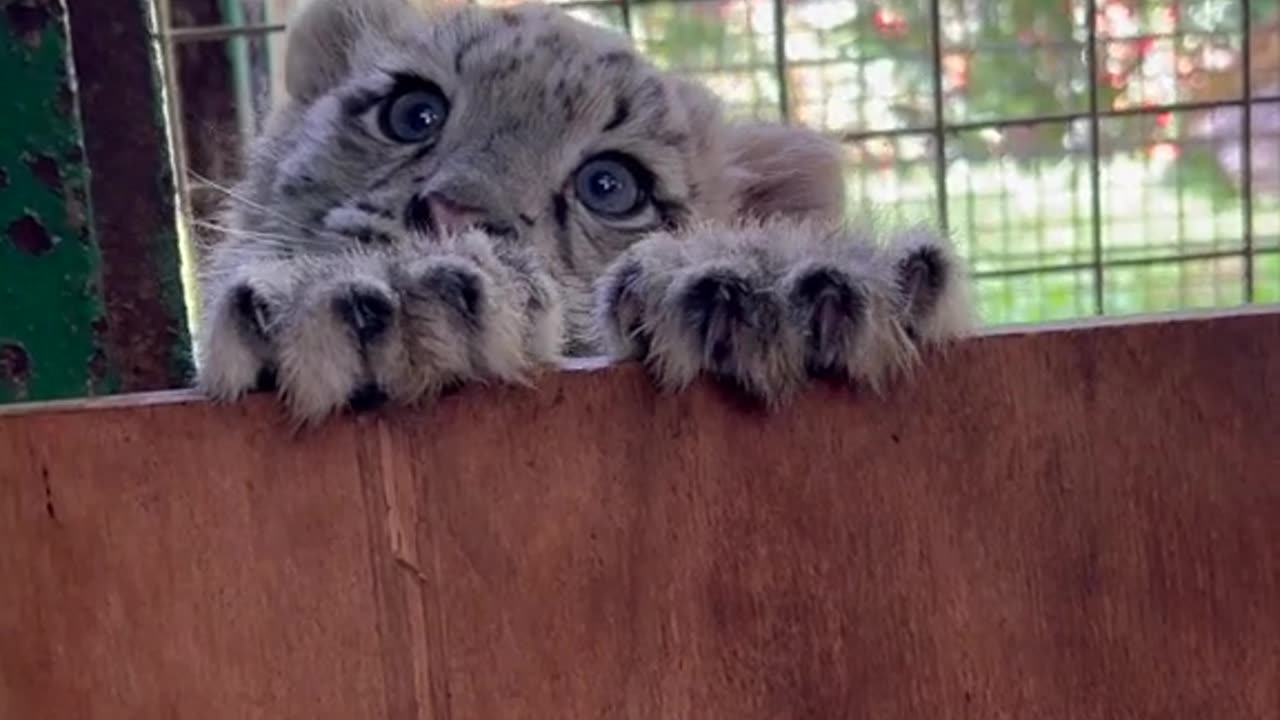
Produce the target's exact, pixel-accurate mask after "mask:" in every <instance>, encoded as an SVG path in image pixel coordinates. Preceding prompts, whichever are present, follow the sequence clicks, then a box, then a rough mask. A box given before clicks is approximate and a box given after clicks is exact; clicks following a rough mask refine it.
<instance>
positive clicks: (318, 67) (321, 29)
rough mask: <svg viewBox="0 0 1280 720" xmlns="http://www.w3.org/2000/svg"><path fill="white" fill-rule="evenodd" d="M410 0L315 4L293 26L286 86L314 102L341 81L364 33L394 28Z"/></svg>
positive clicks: (288, 40)
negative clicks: (354, 49) (352, 53)
mask: <svg viewBox="0 0 1280 720" xmlns="http://www.w3.org/2000/svg"><path fill="white" fill-rule="evenodd" d="M408 7H409V6H408V4H407V3H406V0H310V1H309V2H307V3H306V4H304V5H303V6H302V8H301V9H299V10H298V12H297V14H295V15H294V17H293V19H292V20H290V22H289V33H288V37H287V38H286V40H285V44H286V48H285V56H284V86H285V90H286V91H287V92H288V93H289V96H290V97H292V98H293V99H295V100H299V101H301V102H307V101H310V100H314V99H315V98H316V97H317V96H318V95H320V94H322V93H324V92H325V91H327V90H330V89H332V88H333V87H334V86H336V85H337V84H338V83H339V82H341V81H342V79H343V77H344V76H345V75H346V73H347V71H348V70H349V69H350V61H351V57H350V56H351V51H352V49H353V48H354V47H355V44H356V41H357V40H358V39H359V38H360V37H361V36H362V35H364V34H366V33H369V32H371V31H374V30H377V29H379V28H391V27H394V26H395V22H396V19H397V18H399V17H402V16H403V13H404V12H405V11H406V9H408Z"/></svg>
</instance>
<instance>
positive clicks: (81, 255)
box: [0, 0, 118, 403]
mask: <svg viewBox="0 0 1280 720" xmlns="http://www.w3.org/2000/svg"><path fill="white" fill-rule="evenodd" d="M4 10H5V11H4V12H3V13H0V76H3V77H4V87H5V94H6V96H7V97H6V102H5V111H4V112H3V113H0V403H4V402H13V401H21V400H46V399H53V398H66V397H78V396H83V395H89V394H95V393H99V392H104V391H110V390H112V389H114V387H115V385H116V382H117V380H118V378H117V377H115V376H114V374H113V373H111V372H110V371H109V368H108V367H107V363H106V358H105V354H104V353H103V351H102V347H101V333H100V332H99V328H100V327H101V325H102V321H103V317H104V309H103V303H102V287H101V269H102V262H101V257H100V255H99V251H98V245H97V242H96V238H95V236H94V232H93V218H92V213H91V209H90V207H91V206H90V199H89V177H88V175H89V173H88V164H87V162H86V153H85V146H84V136H83V126H82V124H81V119H80V113H79V102H78V97H79V96H78V94H77V86H76V83H75V81H74V79H73V76H72V71H71V67H72V66H71V30H70V27H69V24H68V22H67V8H66V3H65V1H63V0H58V1H57V2H49V1H46V2H39V3H29V2H9V3H5V8H4Z"/></svg>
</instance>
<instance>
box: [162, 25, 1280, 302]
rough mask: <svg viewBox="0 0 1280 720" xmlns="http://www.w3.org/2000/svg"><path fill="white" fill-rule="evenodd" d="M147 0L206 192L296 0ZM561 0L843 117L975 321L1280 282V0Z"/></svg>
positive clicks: (846, 136)
mask: <svg viewBox="0 0 1280 720" xmlns="http://www.w3.org/2000/svg"><path fill="white" fill-rule="evenodd" d="M158 1H159V2H161V3H162V6H161V7H160V8H159V18H160V27H161V28H162V30H161V32H160V33H159V35H158V38H157V40H158V42H159V43H160V45H161V49H162V50H163V56H164V57H165V58H166V72H167V77H168V80H169V97H170V103H171V108H170V111H171V112H170V115H171V118H172V119H173V120H174V123H175V129H176V135H177V137H178V143H177V144H178V145H179V147H178V148H177V155H178V159H179V162H180V164H181V165H182V166H183V167H184V168H186V169H187V170H190V171H192V172H191V173H190V174H187V175H186V177H187V181H186V182H184V183H183V188H182V191H183V193H184V196H185V198H186V202H187V204H188V208H189V210H190V211H191V212H192V213H194V214H197V215H199V214H202V213H206V212H208V211H209V210H210V208H211V207H212V206H213V204H214V202H216V196H217V193H216V192H213V191H211V189H210V188H208V187H204V186H203V185H202V184H201V183H200V182H198V181H196V180H194V178H197V177H201V178H202V177H213V178H220V179H229V178H230V177H232V176H234V174H235V171H236V164H237V162H238V159H239V152H240V147H241V144H242V143H243V140H244V139H245V138H247V137H250V136H252V134H253V133H254V132H255V131H256V129H257V127H258V123H260V122H261V118H262V116H263V114H264V112H265V110H266V108H267V107H268V106H269V105H270V103H271V101H272V99H273V97H275V96H276V95H277V94H278V93H279V92H281V87H282V82H281V77H280V72H281V68H282V65H283V62H282V51H283V42H282V39H283V31H284V29H285V23H286V21H287V19H288V17H289V16H290V14H291V12H292V11H293V10H294V7H293V6H294V5H296V4H300V1H299V0H158ZM492 4H508V3H505V2H494V3H492ZM560 4H561V5H562V6H563V7H565V8H566V10H568V11H569V12H571V13H573V14H575V15H577V16H579V17H581V18H583V19H585V20H587V21H589V22H593V23H596V24H599V25H602V26H607V27H612V28H615V29H617V30H620V31H623V32H626V33H628V34H630V35H631V36H632V38H634V40H635V42H636V44H637V45H638V47H639V48H640V49H641V50H642V51H643V52H645V53H646V54H647V55H648V56H649V57H650V58H652V59H653V60H654V61H655V62H656V63H658V64H659V65H661V66H663V67H667V68H672V69H676V70H679V71H680V72H682V73H685V74H687V75H690V76H695V77H698V78H700V79H701V80H703V81H704V82H706V83H707V84H708V85H709V86H710V87H711V88H712V89H714V90H715V91H717V92H718V93H719V94H720V95H721V97H723V98H724V100H725V102H726V104H727V106H728V108H729V111H730V112H731V113H733V114H735V115H737V116H744V117H756V118H770V119H781V120H784V121H786V122H793V123H800V124H805V125H808V126H812V127H815V128H819V129H821V130H823V131H824V132H827V133H830V134H831V135H832V136H833V137H836V138H839V139H840V140H841V141H842V142H843V144H844V146H845V148H846V149H847V152H848V159H849V168H850V169H849V191H850V201H851V203H850V206H851V210H852V212H855V213H857V212H871V211H873V210H874V211H875V212H876V213H878V214H881V215H883V214H889V215H891V216H896V217H898V218H900V219H904V220H928V221H933V222H936V223H940V224H942V225H943V226H945V227H946V228H948V229H949V231H950V232H951V233H952V234H953V235H954V236H955V238H956V239H957V241H958V243H959V244H960V247H961V250H962V252H963V253H964V255H965V256H966V257H967V258H968V259H969V261H970V263H971V264H972V267H973V270H974V273H975V276H976V278H977V287H978V296H979V302H980V305H981V311H982V313H983V317H984V318H985V319H986V321H987V322H988V323H991V324H1004V323H1015V322H1044V321H1050V320H1060V319H1067V318H1077V317H1085V316H1091V315H1101V314H1112V315H1115V314H1129V313H1140V312H1153V311H1164V310H1174V309H1187V308H1204V307H1230V306H1235V305H1240V304H1243V303H1252V302H1275V301H1280V0H1252V2H1250V1H1249V0H1187V1H1176V0H1150V1H1148V0H1052V1H1051V0H883V1H867V0H787V1H785V2H784V1H783V0H714V1H713V0H616V1H615V0H590V1H588V2H564V3H560Z"/></svg>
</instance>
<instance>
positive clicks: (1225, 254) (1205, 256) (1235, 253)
mask: <svg viewBox="0 0 1280 720" xmlns="http://www.w3.org/2000/svg"><path fill="white" fill-rule="evenodd" d="M1257 253H1258V254H1259V255H1275V254H1280V247H1263V248H1258V249H1257ZM1234 257H1240V251H1239V250H1214V251H1211V252H1202V253H1186V254H1178V255H1162V256H1159V257H1145V258H1120V259H1118V260H1111V261H1108V262H1107V267H1112V268H1120V267H1144V266H1150V265H1165V264H1172V263H1180V262H1195V261H1197V260H1221V259H1224V258H1234ZM1095 265H1096V263H1095V262H1094V261H1093V260H1088V261H1085V262H1078V263H1062V264H1059V265H1034V266H1030V267H1020V268H1010V269H1007V270H983V271H980V272H975V273H974V274H973V276H974V277H975V278H978V279H980V280H982V279H992V278H1007V277H1018V276H1024V275H1039V274H1045V275H1049V274H1053V273H1061V272H1079V271H1081V270H1092V269H1093V268H1094V267H1095Z"/></svg>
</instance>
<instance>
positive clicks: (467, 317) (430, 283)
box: [422, 267, 484, 326]
mask: <svg viewBox="0 0 1280 720" xmlns="http://www.w3.org/2000/svg"><path fill="white" fill-rule="evenodd" d="M422 289H423V290H424V291H426V292H427V293H428V294H429V295H431V296H432V297H435V298H438V299H439V300H441V301H443V302H444V303H445V304H446V305H448V306H449V308H450V309H452V310H453V311H454V312H455V313H456V314H457V315H458V316H459V317H460V318H462V319H463V320H464V321H465V322H466V323H467V324H468V325H472V326H474V325H477V324H478V323H479V320H480V309H481V304H482V303H483V302H484V287H483V285H482V284H481V279H480V276H479V275H476V274H475V273H473V272H470V271H468V270H464V269H461V268H454V267H439V268H433V269H432V270H431V271H429V272H428V273H427V274H426V275H424V276H423V277H422Z"/></svg>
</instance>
